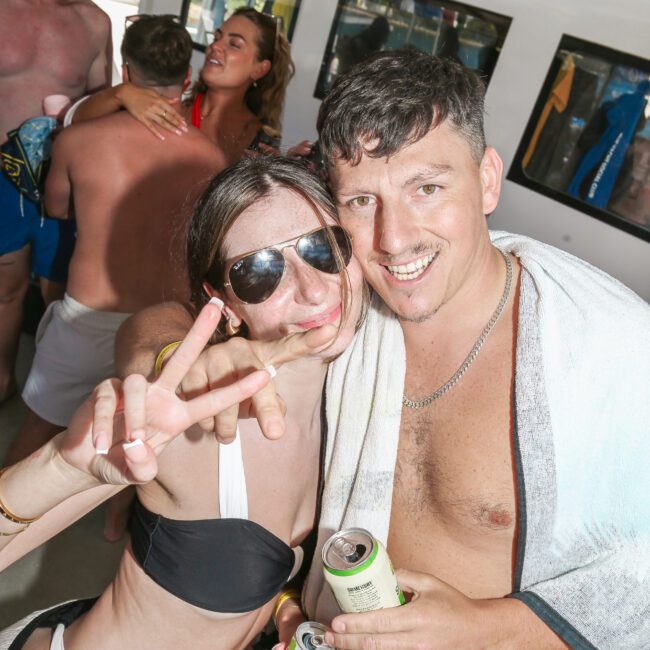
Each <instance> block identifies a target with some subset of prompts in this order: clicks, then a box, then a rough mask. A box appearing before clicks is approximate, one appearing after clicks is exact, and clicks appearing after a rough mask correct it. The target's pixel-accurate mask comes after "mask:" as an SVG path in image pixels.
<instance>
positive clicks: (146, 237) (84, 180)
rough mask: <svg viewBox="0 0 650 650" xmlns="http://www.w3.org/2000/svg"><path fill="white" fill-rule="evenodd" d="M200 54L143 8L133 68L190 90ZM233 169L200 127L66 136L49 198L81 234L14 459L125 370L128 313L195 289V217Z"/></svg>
mask: <svg viewBox="0 0 650 650" xmlns="http://www.w3.org/2000/svg"><path fill="white" fill-rule="evenodd" d="M170 52H171V54H170ZM191 54H192V43H191V39H190V37H189V36H188V34H187V32H186V30H185V29H184V27H183V26H182V25H180V24H178V23H177V22H175V21H174V20H172V19H171V18H169V17H164V16H156V17H153V16H142V17H141V18H140V19H139V20H138V21H136V22H135V23H133V25H131V26H130V27H129V28H128V29H127V31H126V33H125V37H124V41H123V44H122V56H123V59H124V61H125V64H124V69H123V75H124V78H125V80H126V79H130V80H131V82H133V83H135V84H138V85H142V86H146V87H150V88H155V89H156V90H157V91H158V92H160V93H162V94H163V95H165V96H166V97H169V98H174V97H180V95H181V93H182V90H183V87H184V85H185V84H186V82H187V80H188V79H189V74H190V70H189V62H190V57H191ZM169 110H173V109H172V108H171V107H170V109H169ZM223 166H224V162H223V158H222V156H221V155H220V154H219V153H218V152H217V150H216V148H215V147H214V146H213V145H212V144H211V143H210V142H209V141H208V140H207V139H206V138H205V137H204V136H203V135H201V133H200V132H199V131H198V130H197V129H190V130H189V132H188V133H186V134H184V136H183V137H180V138H174V139H173V140H168V141H167V142H164V143H163V142H161V141H157V140H154V139H153V138H152V137H151V134H150V133H149V131H148V130H147V129H146V128H145V127H143V126H142V125H141V124H140V123H139V122H137V121H136V120H135V119H134V118H133V117H131V116H130V115H129V114H128V113H125V112H121V113H117V114H114V115H110V116H108V117H104V118H99V119H97V120H91V121H89V122H86V123H82V124H79V125H75V126H73V127H70V128H69V129H67V130H66V131H64V132H63V133H62V134H61V135H60V136H59V137H58V138H57V140H56V142H55V145H54V151H53V160H52V167H51V169H50V172H49V174H48V179H47V185H46V192H45V194H46V207H47V209H48V212H49V213H50V214H51V215H53V216H55V217H57V218H60V219H66V218H68V217H70V216H72V214H74V216H75V218H76V221H77V243H76V246H75V252H74V255H73V257H72V261H71V263H70V275H69V279H68V286H67V294H66V296H65V298H64V299H63V300H62V301H57V302H55V303H53V304H52V305H51V306H50V308H49V310H48V312H47V313H46V315H45V316H44V317H43V321H42V322H41V325H40V327H39V332H38V335H37V347H36V355H35V358H34V363H33V366H32V370H31V372H30V375H29V378H28V380H27V383H26V386H25V390H24V392H23V398H24V400H25V402H26V404H27V406H28V407H29V408H30V413H29V414H28V417H27V419H26V421H25V423H24V425H23V427H22V429H21V430H20V431H19V432H18V434H17V436H16V439H15V440H14V443H13V445H12V447H11V449H10V451H9V453H8V456H7V458H6V460H5V463H6V464H11V463H14V462H16V461H18V460H19V459H21V458H23V457H25V456H26V455H27V454H28V453H31V451H33V450H34V449H37V448H38V447H39V446H41V445H42V444H43V443H44V442H46V441H47V440H49V439H50V438H51V437H52V436H53V435H54V434H55V433H57V432H58V431H60V430H61V429H62V428H63V427H65V426H66V425H67V423H68V420H69V418H70V416H71V415H72V413H73V412H74V411H75V410H76V408H77V407H78V406H79V404H80V403H81V402H83V400H84V399H85V398H86V396H87V395H88V394H89V393H90V391H91V390H92V389H93V387H94V386H95V385H96V384H97V383H99V382H100V381H102V380H103V379H105V378H107V377H110V376H113V375H114V374H115V370H114V366H113V340H114V335H115V332H116V331H117V328H118V327H119V325H120V324H121V323H122V321H123V320H124V319H125V318H126V317H127V316H128V315H129V313H130V312H134V311H137V310H139V309H142V308H143V307H146V306H148V305H151V304H154V303H158V302H161V301H167V300H179V301H183V300H185V299H186V298H187V297H188V295H187V294H188V288H187V280H186V277H185V276H184V275H183V274H181V273H179V272H178V269H179V268H183V267H184V264H183V263H182V261H183V259H184V234H185V232H184V230H185V224H186V220H187V218H188V217H189V215H190V213H191V209H192V207H193V202H194V199H195V198H197V197H198V195H199V194H200V193H201V192H202V190H203V189H204V188H205V186H206V184H207V182H208V181H209V180H210V179H211V178H212V177H213V176H214V174H215V173H217V172H218V171H220V170H221V169H222V168H223Z"/></svg>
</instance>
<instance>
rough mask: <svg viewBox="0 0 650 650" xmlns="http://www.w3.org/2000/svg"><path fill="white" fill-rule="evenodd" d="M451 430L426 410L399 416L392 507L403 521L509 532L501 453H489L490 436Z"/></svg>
mask: <svg viewBox="0 0 650 650" xmlns="http://www.w3.org/2000/svg"><path fill="white" fill-rule="evenodd" d="M430 408H434V409H435V405H434V406H433V407H430ZM456 426H457V423H456V424H455V423H446V422H444V421H440V420H438V419H437V418H436V417H435V416H433V415H432V414H431V411H430V410H429V409H423V410H421V411H407V410H406V409H405V410H404V412H403V415H402V426H401V430H400V442H399V448H398V455H397V462H396V466H395V480H394V491H393V504H394V507H399V508H400V509H402V510H403V511H404V512H405V514H407V516H409V515H412V516H414V517H419V518H421V517H428V516H429V517H434V518H436V519H439V520H444V521H450V522H453V523H454V524H458V525H461V526H469V527H472V528H474V527H476V526H477V525H478V526H481V527H486V528H489V529H502V528H509V527H510V526H511V525H513V524H514V521H515V493H514V485H513V475H512V468H511V466H510V463H509V462H508V461H507V460H506V459H504V458H502V456H503V453H502V450H498V451H497V452H496V453H493V452H494V450H490V448H489V442H488V441H489V440H490V439H492V438H493V437H494V436H492V435H484V436H481V435H472V434H473V433H475V432H469V433H468V432H467V431H462V430H460V431H459V430H457V429H456ZM506 435H507V434H506ZM473 443H474V444H473ZM486 447H487V448H486ZM491 456H494V457H493V458H491Z"/></svg>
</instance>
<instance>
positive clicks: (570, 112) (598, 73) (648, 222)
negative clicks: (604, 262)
mask: <svg viewBox="0 0 650 650" xmlns="http://www.w3.org/2000/svg"><path fill="white" fill-rule="evenodd" d="M649 118H650V61H648V60H645V59H641V58H639V57H636V56H633V55H630V54H625V53H623V52H618V51H616V50H612V49H609V48H606V47H603V46H600V45H597V44H595V43H590V42H587V41H583V40H580V39H578V38H575V37H572V36H568V35H565V36H563V37H562V39H561V41H560V44H559V46H558V48H557V51H556V53H555V56H554V58H553V61H552V63H551V66H550V68H549V71H548V74H547V76H546V80H545V82H544V85H543V86H542V89H541V91H540V94H539V97H538V99H537V103H536V104H535V107H534V109H533V112H532V114H531V116H530V119H529V122H528V125H527V127H526V130H525V132H524V134H523V137H522V139H521V142H520V143H519V147H518V149H517V153H516V155H515V158H514V160H513V162H512V165H511V167H510V170H509V172H508V179H509V180H512V181H514V182H515V183H519V184H520V185H523V186H525V187H528V188H530V189H533V190H535V191H537V192H540V193H541V194H544V195H546V196H549V197H550V198H552V199H555V200H556V201H559V202H561V203H564V204H565V205H569V206H571V207H574V208H576V209H578V210H581V211H582V212H585V213H587V214H589V215H591V216H593V217H595V218H597V219H600V220H601V221H604V222H605V223H608V224H610V225H612V226H616V227H617V228H621V229H622V230H625V231H627V232H629V233H632V234H634V235H637V236H638V237H641V238H642V239H645V240H646V241H650V119H649Z"/></svg>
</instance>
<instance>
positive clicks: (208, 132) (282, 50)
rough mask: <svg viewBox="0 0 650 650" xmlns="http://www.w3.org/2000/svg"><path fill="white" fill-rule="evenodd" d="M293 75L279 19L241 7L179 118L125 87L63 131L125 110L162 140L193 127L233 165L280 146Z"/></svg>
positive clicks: (163, 101) (81, 107) (218, 38)
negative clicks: (250, 154) (248, 153)
mask: <svg viewBox="0 0 650 650" xmlns="http://www.w3.org/2000/svg"><path fill="white" fill-rule="evenodd" d="M293 73H294V65H293V61H292V60H291V51H290V46H289V42H288V41H287V39H286V38H285V36H284V35H283V34H282V30H281V29H280V21H279V19H277V18H275V17H273V16H269V15H268V14H264V13H261V12H259V11H256V10H255V9H252V8H246V7H243V8H241V9H238V10H236V11H235V12H234V13H233V15H232V16H231V17H230V18H229V19H228V20H226V21H225V22H224V23H223V25H221V26H220V27H219V28H218V29H217V30H215V32H214V40H213V42H212V44H210V45H208V46H207V47H206V51H205V61H204V64H203V68H202V69H201V72H200V75H199V79H198V81H197V83H196V84H195V85H194V88H193V91H192V95H191V98H190V99H189V100H188V101H187V102H185V103H184V104H183V105H182V106H181V107H180V108H179V110H176V108H174V107H173V105H172V104H170V101H169V100H168V99H167V98H165V97H163V96H161V95H159V94H158V93H156V92H155V91H154V90H152V89H148V88H142V87H139V86H135V85H133V84H131V83H130V82H128V81H127V82H125V83H123V84H119V85H117V86H113V87H112V88H108V89H106V90H103V91H100V92H98V93H95V94H94V95H91V96H89V97H87V98H85V99H84V100H83V102H82V103H78V104H77V105H75V106H74V107H73V110H72V111H71V112H69V113H68V115H67V116H66V120H65V123H66V124H69V123H71V122H78V121H83V120H86V119H91V118H94V117H100V116H102V115H106V114H108V113H112V112H114V111H116V110H119V109H121V108H125V109H126V110H128V111H129V112H130V113H131V114H132V115H133V116H134V117H135V118H136V119H138V120H139V121H140V122H142V123H143V124H144V125H145V126H146V127H147V128H148V129H150V130H151V131H152V132H153V133H154V134H155V135H156V136H157V137H159V138H161V139H164V136H163V133H164V132H165V131H171V132H173V133H176V134H177V135H182V132H183V130H187V124H192V125H193V126H195V127H196V128H198V129H200V130H201V131H202V132H203V133H204V134H205V136H206V137H207V138H209V139H210V140H211V141H212V142H213V143H214V144H215V145H216V146H217V147H218V148H219V149H220V150H221V151H222V152H223V154H224V155H225V157H226V160H227V161H229V162H230V163H233V162H235V161H237V160H239V159H240V158H241V156H242V155H243V153H244V151H246V150H247V149H248V150H254V151H265V150H268V149H267V148H268V147H270V148H277V147H278V146H279V143H280V129H281V116H282V110H283V106H284V98H285V92H286V88H287V85H288V83H289V81H290V79H291V77H292V76H293Z"/></svg>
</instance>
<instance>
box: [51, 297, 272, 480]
mask: <svg viewBox="0 0 650 650" xmlns="http://www.w3.org/2000/svg"><path fill="white" fill-rule="evenodd" d="M220 318H221V308H220V307H218V306H217V305H215V304H208V305H206V306H205V307H204V308H203V309H202V310H201V313H200V314H199V316H198V318H197V319H196V321H195V322H194V325H193V326H192V328H191V329H190V331H189V332H188V333H187V336H186V337H185V338H184V339H183V341H182V343H181V345H180V346H179V347H178V348H177V349H176V351H175V352H174V354H173V355H172V356H171V357H170V358H169V361H167V363H166V365H165V367H164V369H163V371H162V373H161V375H160V377H159V378H158V379H157V380H156V381H154V382H153V383H150V382H148V381H147V380H146V379H145V378H144V377H143V376H141V375H130V376H129V377H127V378H126V379H125V380H124V381H123V382H121V381H119V380H118V379H108V380H106V381H104V382H102V383H101V384H100V385H99V386H98V387H97V388H96V389H95V391H94V392H93V394H92V395H91V396H90V397H89V398H88V399H87V400H86V401H85V402H84V404H83V405H82V406H81V407H80V408H79V409H78V410H77V412H76V413H75V415H74V416H73V418H72V420H71V422H70V425H69V427H68V430H67V431H66V432H65V433H63V434H61V435H60V436H59V437H58V439H57V440H58V445H59V453H60V455H61V457H62V458H63V459H64V460H65V461H66V462H67V463H68V464H69V465H71V466H72V467H75V468H76V469H78V470H81V471H82V472H84V473H86V474H89V475H91V476H94V477H95V478H96V479H97V480H98V481H99V483H105V484H112V485H125V484H130V483H146V482H148V481H150V480H152V479H153V478H154V477H155V476H156V474H157V472H158V463H157V460H156V457H157V456H158V455H159V454H160V453H161V452H162V451H163V449H164V448H165V447H166V446H167V444H168V443H169V442H170V441H171V440H173V439H174V438H175V437H176V436H178V435H179V434H180V433H182V432H183V431H185V430H186V429H188V428H189V427H190V426H192V425H193V424H195V423H196V422H199V421H200V420H205V419H206V418H208V417H212V416H213V415H214V414H215V413H219V412H221V411H222V410H224V409H227V408H229V407H231V406H232V405H234V404H238V403H239V402H242V401H244V400H245V399H247V398H248V397H250V396H251V395H253V394H254V393H255V392H256V391H258V390H260V389H261V388H263V387H264V386H266V384H267V383H268V382H269V380H270V378H271V375H270V373H269V371H266V370H255V371H253V372H251V373H250V374H248V375H246V376H245V377H243V378H242V379H239V380H238V381H236V382H234V383H232V384H231V385H229V386H225V387H222V388H217V389H215V390H211V391H209V392H207V393H205V394H202V395H200V396H198V397H195V398H194V399H190V400H187V401H184V400H182V399H181V398H179V397H178V395H177V392H176V391H177V388H178V386H179V384H180V382H181V380H182V379H183V377H184V376H185V375H186V373H187V371H188V370H189V368H190V367H191V366H192V365H193V364H194V362H195V361H196V359H197V358H198V356H199V355H200V354H201V352H202V351H203V349H204V347H205V346H206V345H207V343H208V341H209V339H210V337H211V336H212V334H213V332H214V330H215V328H216V326H217V323H218V322H219V319H220Z"/></svg>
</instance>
